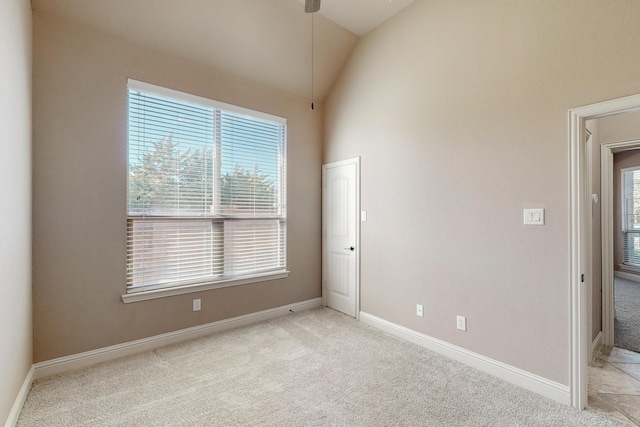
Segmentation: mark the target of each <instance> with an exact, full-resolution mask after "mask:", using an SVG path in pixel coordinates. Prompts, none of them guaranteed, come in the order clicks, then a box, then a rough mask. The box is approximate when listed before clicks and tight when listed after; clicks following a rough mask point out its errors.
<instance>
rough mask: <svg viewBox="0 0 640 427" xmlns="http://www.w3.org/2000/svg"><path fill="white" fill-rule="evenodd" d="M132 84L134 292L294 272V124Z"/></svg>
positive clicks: (130, 276)
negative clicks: (290, 238) (289, 167)
mask: <svg viewBox="0 0 640 427" xmlns="http://www.w3.org/2000/svg"><path fill="white" fill-rule="evenodd" d="M128 88H129V133H128V139H129V149H128V166H129V167H128V191H127V294H133V293H140V292H141V291H158V290H167V289H173V290H174V293H183V292H187V291H191V290H202V289H203V287H205V288H206V289H209V288H215V287H222V286H230V285H234V284H240V283H247V282H255V281H260V280H268V279H273V278H278V277H286V226H287V224H286V202H285V201H286V185H285V182H286V176H285V171H286V121H285V120H284V119H282V118H279V117H275V116H270V115H267V114H264V113H259V112H255V111H250V110H246V109H242V108H239V107H235V106H231V105H227V104H222V103H218V102H216V101H212V100H209V99H204V98H200V97H196V96H193V95H188V94H185V93H181V92H176V91H173V90H169V89H165V88H161V87H158V86H153V85H150V84H146V83H142V82H137V81H134V80H129V84H128ZM283 274H284V276H283ZM176 288H180V289H181V291H177V292H175V290H176ZM156 293H157V292H156ZM160 294H161V295H160V296H164V295H162V292H160ZM165 294H166V292H165ZM123 299H125V302H128V301H126V295H125V296H123ZM140 299H146V298H140ZM132 300H135V299H132Z"/></svg>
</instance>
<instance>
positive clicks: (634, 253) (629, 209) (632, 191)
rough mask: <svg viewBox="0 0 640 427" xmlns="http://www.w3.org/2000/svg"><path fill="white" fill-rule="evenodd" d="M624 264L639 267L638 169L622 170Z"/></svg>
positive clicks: (639, 198) (639, 203) (639, 188)
mask: <svg viewBox="0 0 640 427" xmlns="http://www.w3.org/2000/svg"><path fill="white" fill-rule="evenodd" d="M622 232H623V236H624V237H623V240H624V264H626V265H629V266H632V267H640V168H627V169H623V170H622Z"/></svg>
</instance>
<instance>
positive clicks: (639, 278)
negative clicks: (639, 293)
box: [614, 271, 640, 282]
mask: <svg viewBox="0 0 640 427" xmlns="http://www.w3.org/2000/svg"><path fill="white" fill-rule="evenodd" d="M614 275H615V276H616V277H619V278H621V279H627V280H631V281H632V282H640V276H639V275H637V274H633V273H627V272H626V271H616V272H615V273H614Z"/></svg>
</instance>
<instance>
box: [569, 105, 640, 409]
mask: <svg viewBox="0 0 640 427" xmlns="http://www.w3.org/2000/svg"><path fill="white" fill-rule="evenodd" d="M639 110H640V95H633V96H628V97H624V98H619V99H615V100H611V101H605V102H601V103H597V104H592V105H588V106H584V107H579V108H575V109H572V110H570V111H569V144H570V150H569V151H570V157H569V162H570V165H569V166H570V224H569V225H570V285H569V295H570V337H571V357H570V375H571V378H570V384H569V390H570V401H571V406H573V407H575V408H578V409H584V408H585V407H586V406H587V401H588V400H587V399H588V394H587V366H588V358H589V356H590V355H591V352H592V340H591V336H590V333H591V331H590V329H591V320H592V317H591V316H590V315H589V312H590V310H591V307H589V303H590V300H591V298H590V297H592V295H590V292H591V289H592V278H591V274H590V267H591V266H592V260H593V253H592V252H593V248H592V245H591V244H592V239H593V232H592V223H591V213H590V208H591V203H592V193H591V185H590V184H589V182H588V178H589V177H590V174H589V170H588V166H589V165H588V161H587V160H588V153H587V144H586V140H587V138H586V136H587V132H586V127H585V123H586V121H587V120H591V119H598V118H603V117H608V116H612V115H616V114H620V113H626V112H633V111H639ZM602 164H603V166H604V160H602ZM603 172H604V171H603ZM604 179H605V178H604V176H603V188H605V186H604ZM603 200H604V198H603ZM605 211H606V209H603V211H602V212H603V214H604V213H605ZM603 220H604V219H603ZM605 236H606V233H603V235H602V237H603V248H604V244H605V242H604V239H605ZM607 262H611V263H612V262H613V260H611V259H609V256H608V252H606V251H604V250H603V272H604V271H605V269H606V268H608V267H607V266H606V263H607ZM603 278H605V276H604V274H603ZM604 286H605V284H604V283H603V310H604V309H605V301H604V299H605V295H604V292H605V288H604ZM603 320H604V318H603ZM603 329H604V325H603Z"/></svg>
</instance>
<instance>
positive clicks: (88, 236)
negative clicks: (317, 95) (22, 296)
mask: <svg viewBox="0 0 640 427" xmlns="http://www.w3.org/2000/svg"><path fill="white" fill-rule="evenodd" d="M34 27H35V28H34V94H35V96H34V199H33V200H34V222H33V224H34V252H33V255H34V270H33V275H34V312H35V315H34V359H35V361H36V362H37V361H42V360H47V359H52V358H56V357H60V356H65V355H69V354H74V353H79V352H83V351H87V350H91V349H96V348H100V347H104V346H108V345H112V344H117V343H122V342H126V341H130V340H135V339H139V338H143V337H148V336H152V335H156V334H160V333H164V332H169V331H174V330H179V329H182V328H186V327H190V326H194V325H199V324H205V323H208V322H213V321H216V320H220V319H225V318H230V317H233V316H238V315H242V314H246V313H251V312H256V311H259V310H264V309H269V308H273V307H277V306H281V305H285V304H289V303H294V302H298V301H303V300H307V299H311V298H315V297H319V296H320V276H321V274H320V256H321V251H320V247H321V246H320V245H321V243H320V225H321V220H320V214H321V207H320V201H321V197H320V187H321V174H320V164H321V154H322V152H321V131H322V128H321V119H320V118H321V114H322V112H321V109H320V110H318V109H317V110H316V112H315V113H314V112H311V111H310V110H309V106H308V100H306V99H299V98H296V97H292V96H290V95H286V94H284V93H282V92H278V91H275V90H271V89H267V88H265V87H260V86H257V85H255V84H251V83H248V82H246V81H243V80H239V79H237V78H234V77H232V76H229V75H225V74H222V73H219V72H216V71H215V70H212V69H209V68H206V67H204V66H202V65H198V64H194V63H190V62H187V61H184V60H180V59H177V58H174V57H171V56H168V55H166V54H163V53H159V52H156V51H153V50H150V49H146V48H141V47H139V46H136V45H133V44H129V43H128V42H125V41H122V40H120V39H115V38H112V37H109V36H106V35H103V34H98V33H95V32H91V31H88V30H85V29H82V28H78V27H74V26H72V25H69V24H65V23H63V22H56V21H53V20H49V19H48V18H45V17H43V16H40V15H38V14H37V13H36V14H35V16H34ZM127 77H131V78H134V79H136V80H141V81H146V82H150V83H154V84H157V85H161V86H166V87H170V88H172V89H176V90H180V91H184V92H188V93H194V94H197V95H199V96H204V97H209V98H212V99H216V100H219V101H222V102H226V103H231V104H236V105H240V106H242V107H246V108H251V109H255V110H260V111H264V112H267V113H270V114H275V115H279V116H283V117H286V118H287V119H288V182H289V186H288V240H287V244H288V267H289V269H290V270H291V275H290V276H289V278H288V279H283V280H278V281H271V282H263V283H259V284H251V285H244V286H236V287H230V288H224V289H220V290H214V291H208V292H202V293H194V294H187V295H182V296H176V297H169V298H161V299H155V300H151V301H145V302H138V303H131V304H126V305H125V304H123V303H122V301H121V299H120V296H121V295H122V294H123V293H124V292H125V225H126V222H125V215H126V211H125V201H126V170H127V169H126V158H127V157H126V127H127V89H126V82H127ZM319 107H321V106H319ZM196 297H197V298H201V299H202V311H200V312H195V313H194V312H192V311H191V300H192V299H193V298H196Z"/></svg>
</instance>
